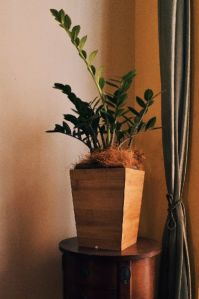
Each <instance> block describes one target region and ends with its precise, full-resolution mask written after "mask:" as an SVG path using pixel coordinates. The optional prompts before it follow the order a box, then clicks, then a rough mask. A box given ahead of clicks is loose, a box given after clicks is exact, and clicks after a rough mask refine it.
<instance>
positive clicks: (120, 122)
mask: <svg viewBox="0 0 199 299" xmlns="http://www.w3.org/2000/svg"><path fill="white" fill-rule="evenodd" d="M51 13H52V15H53V16H54V17H55V20H56V21H57V22H58V23H59V25H60V26H61V27H62V28H63V29H64V30H65V31H66V33H67V35H68V37H69V39H70V40H71V42H72V44H73V45H74V47H75V48H76V50H77V52H78V54H79V56H80V57H81V59H82V60H83V61H84V63H85V65H86V67H87V70H88V72H89V73H90V75H91V77H92V79H93V81H94V83H95V85H96V88H97V91H98V96H97V97H96V98H95V99H94V100H92V101H90V102H86V101H83V100H82V99H80V98H79V97H77V96H76V95H75V93H74V92H73V91H72V89H71V87H70V86H69V85H67V84H66V85H64V84H61V83H55V85H54V88H56V89H59V90H61V91H62V92H63V93H64V94H65V95H66V96H67V98H68V99H69V101H71V103H72V104H73V105H74V109H72V111H73V112H74V114H64V121H63V123H62V125H60V124H56V125H55V128H54V129H53V130H49V131H47V132H50V133H51V132H53V133H54V132H58V133H63V134H65V135H68V136H71V137H73V138H76V139H78V140H79V141H81V142H83V143H84V144H85V145H86V146H87V147H88V148H89V149H90V152H94V151H103V150H105V149H108V148H111V147H119V148H121V147H122V146H124V145H125V146H128V147H131V146H132V143H133V141H134V138H135V136H136V135H137V134H138V133H140V132H145V131H148V130H153V129H155V123H156V117H152V118H150V119H148V120H145V116H146V114H147V112H148V109H149V108H150V107H151V106H152V105H153V103H154V99H155V97H156V96H154V93H153V91H152V90H151V89H147V90H146V91H145V93H144V96H143V98H140V97H138V96H137V97H136V102H137V106H138V107H139V108H138V109H135V107H131V106H128V107H127V104H126V103H127V97H128V90H129V88H130V87H131V84H132V82H133V79H134V77H135V75H136V72H135V71H130V72H128V73H127V74H125V75H124V76H122V77H121V78H119V79H118V78H111V79H108V80H107V79H105V78H104V76H103V68H102V67H100V68H97V67H96V66H95V65H94V60H95V57H96V55H97V50H95V51H92V52H91V53H87V52H86V50H85V48H84V46H85V44H86V41H87V36H83V37H80V30H81V27H80V26H79V25H76V26H72V21H71V19H70V17H69V16H68V15H67V14H65V12H64V10H63V9H61V10H60V11H57V10H56V9H51ZM107 87H109V88H107ZM107 89H108V91H107ZM110 90H112V92H110Z"/></svg>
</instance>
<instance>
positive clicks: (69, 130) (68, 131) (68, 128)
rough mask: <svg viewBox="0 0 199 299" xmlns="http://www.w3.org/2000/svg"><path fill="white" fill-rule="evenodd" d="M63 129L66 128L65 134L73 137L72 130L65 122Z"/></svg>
mask: <svg viewBox="0 0 199 299" xmlns="http://www.w3.org/2000/svg"><path fill="white" fill-rule="evenodd" d="M63 128H64V133H65V134H67V135H71V129H70V127H69V125H68V124H67V123H66V122H65V121H63Z"/></svg>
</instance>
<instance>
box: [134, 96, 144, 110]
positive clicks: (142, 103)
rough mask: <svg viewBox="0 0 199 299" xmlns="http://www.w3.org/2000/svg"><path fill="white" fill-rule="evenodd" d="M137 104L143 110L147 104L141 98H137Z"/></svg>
mask: <svg viewBox="0 0 199 299" xmlns="http://www.w3.org/2000/svg"><path fill="white" fill-rule="evenodd" d="M136 102H137V103H138V104H139V105H140V106H141V107H143V108H145V107H146V104H145V102H144V101H143V100H142V99H141V98H140V97H136Z"/></svg>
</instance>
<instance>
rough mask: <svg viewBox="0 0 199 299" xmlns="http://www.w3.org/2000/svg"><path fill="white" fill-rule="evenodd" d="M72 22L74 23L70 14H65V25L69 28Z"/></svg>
mask: <svg viewBox="0 0 199 299" xmlns="http://www.w3.org/2000/svg"><path fill="white" fill-rule="evenodd" d="M71 24H72V22H71V19H70V17H69V16H68V15H65V17H64V27H65V28H66V29H68V30H69V29H70V26H71Z"/></svg>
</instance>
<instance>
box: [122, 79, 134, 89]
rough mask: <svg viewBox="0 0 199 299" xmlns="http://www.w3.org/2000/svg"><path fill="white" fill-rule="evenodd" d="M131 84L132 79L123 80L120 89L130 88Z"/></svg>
mask: <svg viewBox="0 0 199 299" xmlns="http://www.w3.org/2000/svg"><path fill="white" fill-rule="evenodd" d="M131 84H132V80H128V81H124V82H123V84H122V87H121V88H122V91H123V92H124V91H127V90H128V89H129V88H130V86H131Z"/></svg>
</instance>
